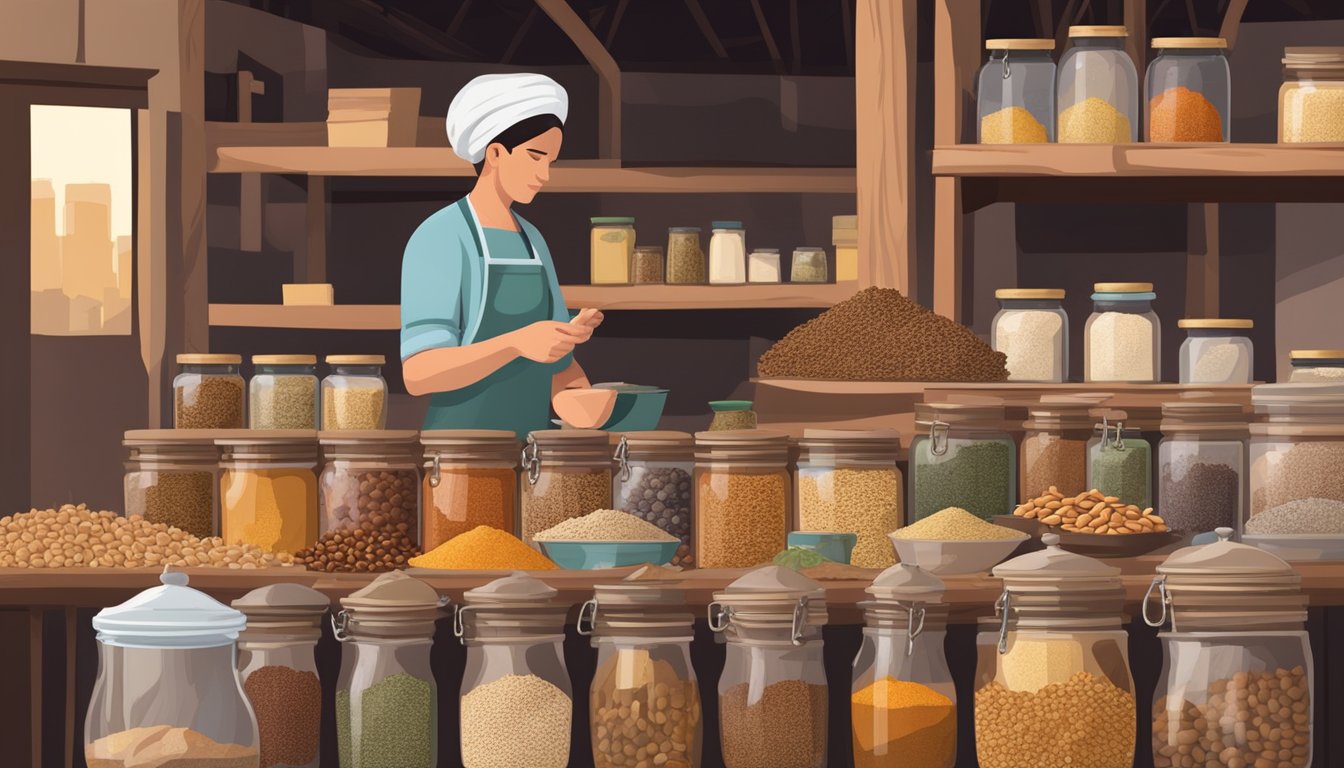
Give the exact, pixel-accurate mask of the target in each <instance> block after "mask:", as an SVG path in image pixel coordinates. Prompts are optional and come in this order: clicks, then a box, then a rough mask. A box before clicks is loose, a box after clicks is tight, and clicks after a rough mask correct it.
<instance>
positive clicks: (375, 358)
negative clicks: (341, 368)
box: [327, 355, 387, 365]
mask: <svg viewBox="0 0 1344 768" xmlns="http://www.w3.org/2000/svg"><path fill="white" fill-rule="evenodd" d="M386 363H387V358H385V357H383V356H382V355H327V365H385V364H386Z"/></svg>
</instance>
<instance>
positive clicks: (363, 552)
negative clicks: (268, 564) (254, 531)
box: [294, 469, 420, 573]
mask: <svg viewBox="0 0 1344 768" xmlns="http://www.w3.org/2000/svg"><path fill="white" fill-rule="evenodd" d="M419 486H420V483H419V478H418V477H417V476H416V473H415V472H414V471H411V470H387V471H379V472H359V473H351V472H343V471H340V470H337V471H334V472H333V471H331V470H330V469H329V470H328V471H327V472H324V473H323V475H322V509H323V514H324V516H325V526H324V527H325V528H326V529H327V531H326V533H324V534H322V536H320V537H319V538H318V540H317V542H316V544H314V545H313V546H312V547H309V548H305V549H301V550H299V551H298V552H295V553H294V558H295V560H297V561H298V562H300V563H303V564H304V565H306V566H307V567H308V570H310V571H326V572H327V573H333V572H336V571H344V572H360V573H381V572H384V571H393V570H397V569H400V568H405V567H406V565H407V562H408V561H409V560H410V559H411V558H413V557H418V556H419V555H420V548H419V546H418V545H417V544H416V521H417V519H418V517H419V506H418V498H417V494H418V492H419Z"/></svg>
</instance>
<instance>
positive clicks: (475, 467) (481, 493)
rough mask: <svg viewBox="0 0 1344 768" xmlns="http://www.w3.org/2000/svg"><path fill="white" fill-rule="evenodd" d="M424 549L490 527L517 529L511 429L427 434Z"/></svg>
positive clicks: (423, 439) (514, 445)
mask: <svg viewBox="0 0 1344 768" xmlns="http://www.w3.org/2000/svg"><path fill="white" fill-rule="evenodd" d="M420 443H421V445H423V446H424V451H425V464H424V477H425V481H424V487H423V488H422V489H421V493H422V494H423V495H424V500H425V501H424V507H425V513H424V521H425V527H424V534H423V537H422V539H423V545H424V547H423V548H424V551H426V552H429V551H431V550H433V549H434V548H435V547H437V546H439V545H440V544H442V543H444V542H445V541H448V540H449V539H451V538H453V537H455V536H458V535H460V534H463V533H466V532H467V531H470V530H471V529H473V528H475V527H477V526H480V525H488V526H490V527H491V528H498V529H499V530H501V531H505V532H506V533H510V534H511V533H513V532H514V531H516V530H518V521H517V515H518V439H517V438H516V437H515V436H514V433H513V432H510V431H508V430H494V429H489V430H485V429H483V430H447V429H445V430H427V431H425V432H421V433H420Z"/></svg>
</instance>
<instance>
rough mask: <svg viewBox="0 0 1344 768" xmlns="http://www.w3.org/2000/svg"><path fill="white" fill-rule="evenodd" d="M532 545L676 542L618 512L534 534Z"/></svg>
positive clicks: (585, 517)
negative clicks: (538, 543) (596, 542)
mask: <svg viewBox="0 0 1344 768" xmlns="http://www.w3.org/2000/svg"><path fill="white" fill-rule="evenodd" d="M532 540H533V541H676V540H677V537H676V536H672V535H671V534H669V533H667V532H665V531H664V530H663V529H661V528H659V527H658V526H656V525H654V524H652V523H646V522H644V521H643V520H640V519H639V518H637V517H635V516H634V515H631V514H629V513H626V512H622V511H620V510H619V509H599V510H596V511H593V512H589V513H588V514H586V515H583V516H582V517H571V518H569V519H568V520H562V521H560V522H559V523H557V524H555V525H553V526H551V527H550V528H547V529H546V530H544V531H538V532H537V533H536V535H534V536H533V537H532Z"/></svg>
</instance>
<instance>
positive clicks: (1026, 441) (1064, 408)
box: [1018, 402, 1092, 502]
mask: <svg viewBox="0 0 1344 768" xmlns="http://www.w3.org/2000/svg"><path fill="white" fill-rule="evenodd" d="M1089 410H1090V409H1089V407H1088V406H1086V405H1082V404H1078V405H1072V404H1065V403H1047V402H1042V403H1041V405H1040V406H1038V407H1033V408H1031V409H1030V410H1029V411H1028V415H1029V416H1030V418H1029V419H1028V420H1027V421H1025V422H1023V424H1022V428H1023V429H1025V430H1026V434H1025V436H1024V437H1023V438H1022V450H1021V457H1020V461H1019V471H1018V475H1019V481H1018V485H1019V488H1018V500H1019V501H1022V502H1027V501H1029V500H1031V499H1035V498H1038V497H1040V496H1041V495H1043V494H1045V493H1047V492H1048V491H1049V490H1050V489H1051V488H1055V489H1057V490H1058V491H1060V492H1061V493H1063V494H1065V495H1072V494H1076V493H1082V492H1084V491H1086V490H1088V489H1089V488H1090V487H1091V486H1089V485H1088V484H1087V465H1088V455H1087V444H1088V441H1089V440H1091V439H1092V417H1091V415H1090V414H1089Z"/></svg>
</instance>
